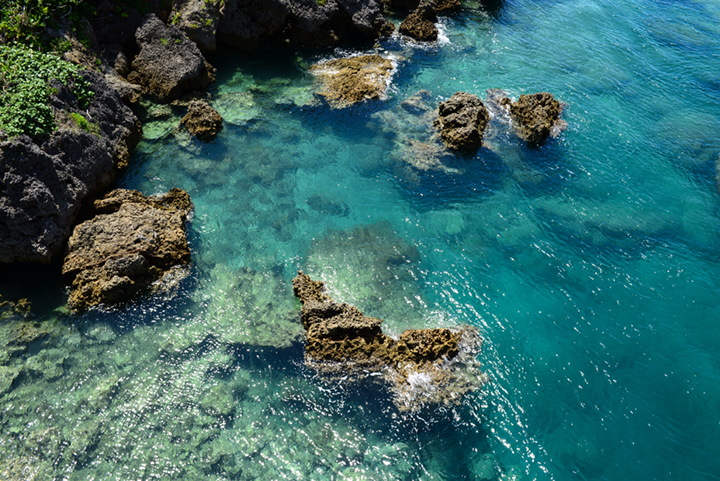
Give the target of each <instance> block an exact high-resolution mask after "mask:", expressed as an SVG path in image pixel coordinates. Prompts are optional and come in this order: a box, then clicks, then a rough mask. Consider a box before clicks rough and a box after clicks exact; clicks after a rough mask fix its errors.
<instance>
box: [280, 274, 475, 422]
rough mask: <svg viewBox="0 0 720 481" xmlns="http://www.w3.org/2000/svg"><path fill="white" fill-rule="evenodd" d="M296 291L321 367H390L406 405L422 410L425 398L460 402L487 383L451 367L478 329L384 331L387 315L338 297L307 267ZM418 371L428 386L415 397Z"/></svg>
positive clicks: (401, 404)
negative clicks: (370, 313)
mask: <svg viewBox="0 0 720 481" xmlns="http://www.w3.org/2000/svg"><path fill="white" fill-rule="evenodd" d="M293 292H294V294H295V295H296V296H297V297H298V298H300V302H301V303H302V310H301V313H300V319H301V321H302V324H303V327H304V328H305V336H306V341H305V358H306V362H307V363H308V364H309V365H311V366H313V367H315V368H317V369H319V370H320V371H329V372H333V371H337V370H338V369H344V370H349V371H352V372H356V373H359V372H366V371H368V370H371V371H375V372H378V371H379V372H385V373H387V374H388V379H389V380H390V381H391V382H392V383H393V384H394V388H395V390H396V394H397V396H396V404H397V405H398V408H400V409H417V408H419V407H420V406H421V405H422V404H423V403H425V402H432V403H438V402H457V401H458V400H459V397H460V395H461V394H464V393H466V392H468V391H470V390H472V389H474V388H475V387H477V386H478V385H480V384H482V383H483V382H485V378H484V377H482V376H481V377H480V378H477V377H475V378H474V381H475V382H473V380H472V379H470V378H468V377H463V376H457V375H456V374H453V373H452V372H451V371H448V370H447V369H446V368H447V366H448V365H452V362H453V360H454V359H455V358H457V357H458V355H459V354H460V353H461V348H462V347H463V343H464V342H465V343H468V344H473V343H474V345H475V347H477V346H479V336H478V334H477V330H476V329H474V328H470V327H465V328H462V329H456V330H453V329H443V328H438V329H410V330H407V331H404V332H403V333H402V334H401V335H400V338H399V339H397V340H395V339H393V338H391V337H389V336H387V335H385V334H384V333H383V332H382V329H381V327H380V326H381V324H382V322H383V321H382V319H376V318H373V317H367V316H365V315H364V314H363V313H362V312H361V311H360V310H359V309H358V308H357V307H355V306H351V305H349V304H345V303H339V302H335V301H333V299H332V298H331V297H330V296H329V295H328V294H326V293H325V292H324V284H323V283H322V282H320V281H313V280H312V279H311V278H310V277H309V276H307V275H306V274H304V273H303V272H302V271H298V275H297V277H295V279H293ZM471 339H472V340H471ZM468 360H469V359H463V362H465V361H468ZM476 375H477V373H476ZM418 376H419V378H421V379H422V380H423V381H424V382H426V383H427V388H428V389H427V390H426V391H425V392H424V393H423V394H422V395H419V396H418V397H417V398H415V397H412V396H410V394H409V391H410V390H412V389H413V388H414V386H413V385H412V384H413V382H415V380H416V379H417V378H418ZM471 377H472V376H471ZM460 379H462V381H460ZM416 394H420V393H416Z"/></svg>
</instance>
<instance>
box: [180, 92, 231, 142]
mask: <svg viewBox="0 0 720 481" xmlns="http://www.w3.org/2000/svg"><path fill="white" fill-rule="evenodd" d="M181 122H182V123H183V124H185V127H187V129H188V130H189V131H190V133H191V134H193V135H194V136H195V137H197V138H198V139H200V140H203V141H205V142H208V141H210V140H212V139H214V138H215V136H216V135H217V133H218V132H220V131H221V130H222V129H223V124H222V122H223V119H222V117H221V116H220V114H219V113H217V110H215V109H214V108H212V107H210V105H208V104H207V102H203V101H200V100H195V101H192V102H190V105H188V110H187V114H185V117H183V118H182V120H181Z"/></svg>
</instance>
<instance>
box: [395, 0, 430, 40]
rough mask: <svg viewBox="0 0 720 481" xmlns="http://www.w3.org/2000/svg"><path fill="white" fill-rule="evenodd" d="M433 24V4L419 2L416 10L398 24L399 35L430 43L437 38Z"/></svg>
mask: <svg viewBox="0 0 720 481" xmlns="http://www.w3.org/2000/svg"><path fill="white" fill-rule="evenodd" d="M435 22H437V15H436V14H435V7H434V6H433V4H432V3H431V2H421V3H420V5H419V6H418V8H417V9H416V10H415V11H414V12H412V13H411V14H410V15H408V17H407V18H406V19H405V20H404V21H403V23H401V24H400V33H401V34H403V35H407V36H408V37H411V38H414V39H415V40H419V41H421V42H431V41H433V40H437V38H438V29H437V27H436V26H435Z"/></svg>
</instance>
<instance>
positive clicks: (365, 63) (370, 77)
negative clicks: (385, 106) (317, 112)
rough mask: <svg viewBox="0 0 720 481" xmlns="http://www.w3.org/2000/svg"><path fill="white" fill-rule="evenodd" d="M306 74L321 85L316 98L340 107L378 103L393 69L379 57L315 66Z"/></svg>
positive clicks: (342, 59)
mask: <svg viewBox="0 0 720 481" xmlns="http://www.w3.org/2000/svg"><path fill="white" fill-rule="evenodd" d="M310 71H311V72H312V73H314V74H315V75H317V76H318V77H319V78H320V79H321V81H322V83H323V86H322V90H321V91H320V92H319V94H320V95H322V96H324V97H325V98H326V99H327V100H328V101H329V102H330V103H331V104H333V105H335V106H338V107H343V106H347V105H350V104H353V103H356V102H360V101H363V100H374V99H379V98H380V97H381V96H382V95H383V94H384V93H385V90H386V89H387V86H388V82H389V80H390V75H391V74H392V71H393V65H392V62H391V61H390V60H388V59H386V58H384V57H381V56H380V55H361V56H358V57H350V58H340V59H336V60H329V61H327V62H322V63H319V64H315V65H313V66H311V67H310Z"/></svg>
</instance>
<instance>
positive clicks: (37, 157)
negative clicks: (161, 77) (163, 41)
mask: <svg viewBox="0 0 720 481" xmlns="http://www.w3.org/2000/svg"><path fill="white" fill-rule="evenodd" d="M82 76H83V78H85V80H87V81H88V82H89V83H90V88H91V89H92V90H93V91H94V92H95V95H94V96H93V97H92V99H91V100H90V103H89V105H88V106H87V107H86V108H84V109H81V108H80V106H79V105H78V101H77V99H76V98H75V96H74V95H73V94H72V93H71V92H70V90H69V89H67V88H65V87H62V86H58V88H57V91H56V93H55V94H54V95H53V96H52V97H51V99H50V103H51V105H52V108H53V109H54V110H55V111H56V112H57V119H56V120H57V124H58V129H57V130H56V131H54V132H52V133H51V134H49V135H47V136H41V137H38V138H35V139H31V138H30V137H27V136H24V135H21V136H18V137H15V138H13V139H11V140H8V141H4V142H0V263H10V262H50V260H51V259H52V258H53V257H56V256H58V255H60V254H61V253H62V249H63V244H64V242H65V240H66V239H67V238H68V237H69V236H70V233H71V232H72V227H73V224H74V222H75V220H76V219H77V217H78V214H79V212H80V208H81V206H82V203H83V201H84V200H85V199H86V198H88V197H89V196H91V195H95V194H97V193H98V192H100V191H101V190H103V189H106V188H108V187H109V186H110V184H111V183H112V181H113V180H114V177H115V173H116V171H117V170H118V169H122V168H124V167H125V166H127V163H128V160H129V158H130V151H131V150H132V149H133V148H134V147H135V145H136V144H137V142H138V141H139V139H140V134H141V129H140V123H139V122H138V120H137V118H136V117H135V116H134V115H133V113H132V111H130V109H129V108H127V107H126V106H125V105H124V104H123V103H122V100H121V99H120V96H119V95H118V93H117V92H116V91H115V90H114V89H112V88H110V86H109V85H108V83H107V82H106V81H105V80H104V79H103V77H102V76H101V75H99V74H97V73H95V72H90V71H85V72H83V73H82ZM63 112H65V113H63ZM70 112H72V113H75V114H76V115H78V114H79V115H83V116H84V117H85V119H86V120H87V127H88V128H87V130H84V129H83V128H79V127H78V126H77V125H76V124H75V123H74V122H73V121H72V119H71V118H70V117H69V115H68V113H70Z"/></svg>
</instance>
